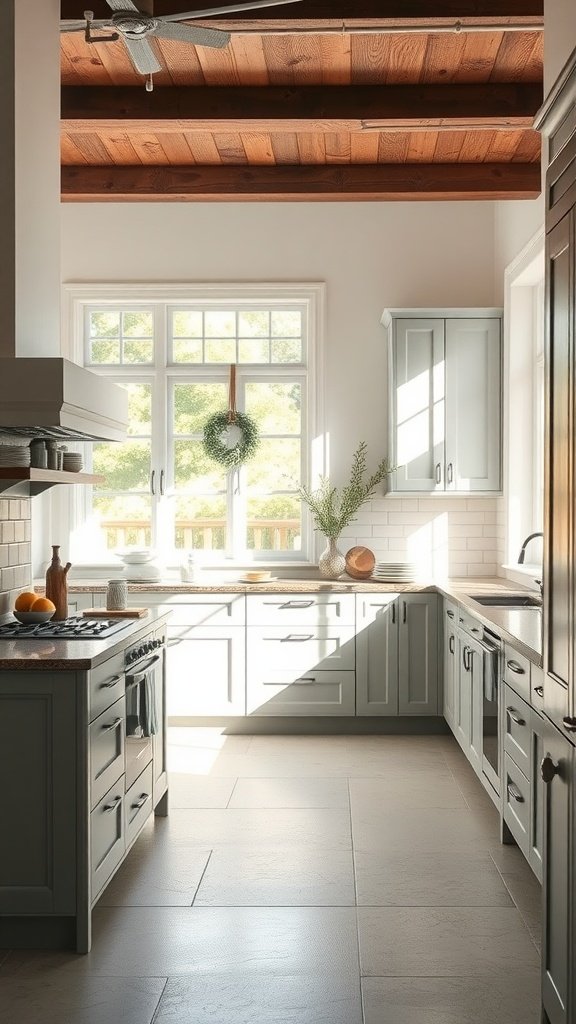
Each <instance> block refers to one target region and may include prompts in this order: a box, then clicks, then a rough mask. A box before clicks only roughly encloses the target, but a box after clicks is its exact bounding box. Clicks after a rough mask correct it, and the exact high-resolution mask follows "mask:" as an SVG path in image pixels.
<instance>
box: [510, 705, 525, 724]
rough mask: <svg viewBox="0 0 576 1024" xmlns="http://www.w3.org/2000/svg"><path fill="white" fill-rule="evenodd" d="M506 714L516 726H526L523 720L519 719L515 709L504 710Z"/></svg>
mask: <svg viewBox="0 0 576 1024" xmlns="http://www.w3.org/2000/svg"><path fill="white" fill-rule="evenodd" d="M506 714H507V715H508V716H509V717H510V718H511V719H512V721H513V722H516V725H526V722H525V721H524V719H523V718H521V717H520V715H519V714H518V712H517V711H516V708H506Z"/></svg>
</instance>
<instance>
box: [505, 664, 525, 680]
mask: <svg viewBox="0 0 576 1024" xmlns="http://www.w3.org/2000/svg"><path fill="white" fill-rule="evenodd" d="M506 666H507V668H509V669H510V671H511V672H515V673H516V675H517V676H523V675H525V671H524V669H523V668H522V665H519V664H518V662H517V661H507V662H506Z"/></svg>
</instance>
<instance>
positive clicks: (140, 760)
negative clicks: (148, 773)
mask: <svg viewBox="0 0 576 1024" xmlns="http://www.w3.org/2000/svg"><path fill="white" fill-rule="evenodd" d="M152 741H153V737H152V736H127V737H126V748H125V750H126V789H130V786H131V785H132V783H133V782H135V781H136V779H137V778H138V776H139V775H141V774H142V771H143V770H144V768H145V767H146V765H147V764H148V762H149V761H151V760H152Z"/></svg>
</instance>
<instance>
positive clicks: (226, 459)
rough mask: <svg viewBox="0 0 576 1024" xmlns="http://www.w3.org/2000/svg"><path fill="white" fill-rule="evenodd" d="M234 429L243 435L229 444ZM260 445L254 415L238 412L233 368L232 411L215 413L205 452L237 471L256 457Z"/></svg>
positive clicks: (209, 424) (206, 429) (207, 430)
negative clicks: (244, 463)
mask: <svg viewBox="0 0 576 1024" xmlns="http://www.w3.org/2000/svg"><path fill="white" fill-rule="evenodd" d="M230 428H236V429H237V430H238V431H239V432H240V436H239V438H238V440H237V441H236V443H235V444H229V443H228V442H229V438H230V434H229V431H230ZM259 444H260V432H259V430H258V426H257V424H256V423H255V422H254V420H253V419H251V418H250V416H246V414H245V413H243V412H238V410H237V409H236V366H235V364H232V365H231V366H230V377H229V386H228V409H227V410H226V411H225V412H217V413H214V415H213V416H211V417H210V419H209V420H208V421H207V423H206V424H205V425H204V441H203V446H204V451H205V452H206V454H207V455H208V456H209V457H210V458H211V459H214V461H215V462H218V463H220V465H221V466H225V467H226V469H236V468H237V467H238V466H241V465H242V463H243V462H246V461H247V460H248V459H251V458H253V456H254V455H255V454H256V451H257V450H258V445H259Z"/></svg>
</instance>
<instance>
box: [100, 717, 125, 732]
mask: <svg viewBox="0 0 576 1024" xmlns="http://www.w3.org/2000/svg"><path fill="white" fill-rule="evenodd" d="M123 721H124V719H123V718H115V719H114V721H113V722H111V723H110V725H103V726H102V732H112V731H113V730H114V729H117V728H118V726H119V725H121V724H122V722H123Z"/></svg>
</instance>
